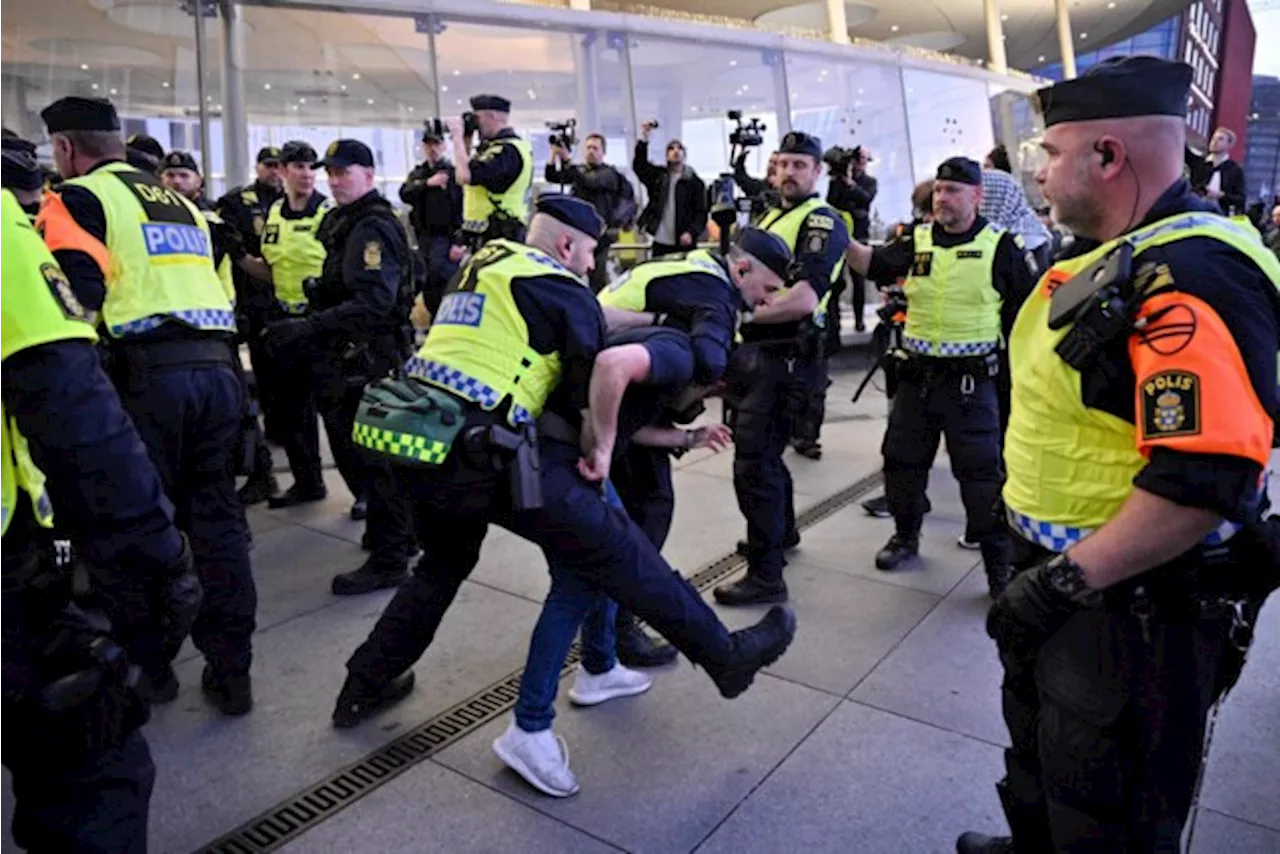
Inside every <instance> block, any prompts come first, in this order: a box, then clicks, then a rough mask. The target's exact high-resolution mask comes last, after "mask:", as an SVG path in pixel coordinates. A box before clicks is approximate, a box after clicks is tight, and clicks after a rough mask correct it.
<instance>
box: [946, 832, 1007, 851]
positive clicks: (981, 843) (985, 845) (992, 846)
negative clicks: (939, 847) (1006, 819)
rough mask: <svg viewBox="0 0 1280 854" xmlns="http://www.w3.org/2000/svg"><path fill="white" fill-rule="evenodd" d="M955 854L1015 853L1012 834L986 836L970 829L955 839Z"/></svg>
mask: <svg viewBox="0 0 1280 854" xmlns="http://www.w3.org/2000/svg"><path fill="white" fill-rule="evenodd" d="M956 854H1016V849H1015V848H1014V847H1013V837H1012V836H987V835H986V834H985V833H974V832H973V831H970V832H969V833H966V834H964V835H963V836H961V837H960V838H959V839H957V840H956Z"/></svg>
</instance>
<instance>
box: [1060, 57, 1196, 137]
mask: <svg viewBox="0 0 1280 854" xmlns="http://www.w3.org/2000/svg"><path fill="white" fill-rule="evenodd" d="M1191 77H1192V71H1191V66H1190V65H1187V64H1186V63H1185V62H1170V61H1168V60H1165V59H1158V58H1157V57H1154V56H1117V57H1113V58H1111V59H1108V60H1106V61H1105V62H1100V63H1098V64H1097V65H1095V66H1093V67H1092V68H1090V69H1089V70H1088V71H1086V72H1085V73H1084V74H1083V75H1082V76H1080V77H1077V78H1075V79H1074V80H1064V81H1062V82H1061V83H1055V84H1054V85H1053V86H1046V87H1045V88H1043V89H1041V90H1039V91H1038V92H1036V101H1037V102H1038V104H1039V107H1040V112H1041V113H1042V114H1043V115H1044V126H1045V127H1052V126H1053V125H1056V124H1062V123H1063V122H1090V121H1096V120H1098V119H1123V118H1131V117H1134V116H1177V117H1179V118H1181V117H1185V116H1186V114H1187V94H1188V92H1189V91H1190V89H1191Z"/></svg>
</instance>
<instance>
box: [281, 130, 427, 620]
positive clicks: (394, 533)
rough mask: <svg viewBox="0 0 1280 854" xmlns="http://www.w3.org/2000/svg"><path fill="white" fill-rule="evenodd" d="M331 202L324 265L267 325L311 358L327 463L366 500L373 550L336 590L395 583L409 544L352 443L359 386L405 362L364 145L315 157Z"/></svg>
mask: <svg viewBox="0 0 1280 854" xmlns="http://www.w3.org/2000/svg"><path fill="white" fill-rule="evenodd" d="M319 165H320V166H323V167H324V168H325V170H326V171H327V172H328V175H329V189H330V190H331V191H332V192H333V198H334V201H335V202H337V207H335V208H334V210H333V211H332V212H331V213H330V214H329V215H328V216H327V217H326V218H325V221H324V224H323V226H322V228H321V233H320V235H319V239H320V242H321V243H322V245H323V246H324V250H325V257H324V267H323V270H322V272H321V274H320V278H319V281H318V283H317V285H316V287H315V289H314V290H313V291H312V293H311V300H312V302H311V304H310V311H309V313H308V314H307V315H306V316H304V317H295V318H290V319H288V320H282V321H277V322H276V323H272V324H271V325H270V326H268V327H267V341H268V343H269V344H270V346H271V347H272V349H273V350H275V351H276V352H280V353H286V352H300V353H302V354H303V355H302V358H303V359H305V360H306V361H307V362H309V363H310V374H311V376H312V377H313V379H314V381H315V395H316V404H317V407H318V408H319V410H320V415H321V417H322V418H323V419H324V426H325V432H326V433H328V435H329V447H330V448H331V449H332V451H333V459H334V462H336V463H337V466H338V470H339V471H340V472H341V473H342V477H343V480H345V481H346V482H347V485H348V487H349V488H350V489H351V491H352V492H353V493H354V494H356V495H357V496H360V497H362V498H363V497H365V496H367V498H368V516H369V524H368V526H367V531H368V537H367V543H368V546H369V549H370V551H371V552H372V554H371V555H370V556H369V559H368V560H367V561H366V562H365V563H364V565H362V566H361V567H360V568H359V569H357V570H355V571H354V572H348V573H343V574H341V575H339V576H337V577H336V578H334V580H333V592H334V593H335V594H337V595H339V596H342V595H350V594H356V593H368V592H370V591H373V590H379V589H382V588H384V587H394V586H396V585H397V584H399V583H400V581H401V580H403V578H404V575H405V570H406V568H407V567H408V563H409V557H410V555H411V554H412V553H413V552H414V551H415V549H414V544H413V534H412V531H411V521H410V517H409V507H408V504H407V503H406V502H405V501H404V500H403V498H402V497H401V496H400V494H399V493H398V492H397V490H396V488H395V484H394V482H393V480H392V477H391V470H390V468H389V466H387V465H386V463H385V462H384V461H382V460H380V459H379V460H378V461H377V462H369V461H367V460H366V459H365V458H364V457H363V455H362V454H361V453H360V452H359V451H358V450H357V449H356V448H355V446H354V445H353V444H352V442H351V428H352V424H353V422H354V420H355V415H356V408H357V407H358V406H359V405H360V397H361V394H362V393H363V390H364V387H365V385H367V384H368V383H370V382H372V381H374V380H377V379H380V378H382V377H384V376H386V375H387V374H389V373H391V372H392V371H393V370H395V369H396V368H398V367H399V366H400V365H402V364H404V360H405V359H406V358H407V357H408V355H409V352H410V348H411V345H412V339H411V337H410V335H411V333H410V332H409V309H410V307H411V303H412V300H413V282H412V271H413V267H412V259H411V258H410V257H409V243H408V241H407V240H406V238H405V233H404V228H403V227H402V226H401V225H400V222H399V220H397V219H396V218H395V214H394V212H393V211H392V209H391V205H390V203H389V202H387V200H386V199H385V198H383V197H382V194H381V193H379V192H378V191H377V190H376V189H374V160H373V152H372V151H370V150H369V147H368V146H367V145H365V144H364V143H363V142H360V141H359V140H354V139H340V140H337V141H336V142H334V143H332V144H331V145H330V146H329V148H328V150H327V151H326V152H325V159H324V160H323V161H321V162H320V164H319Z"/></svg>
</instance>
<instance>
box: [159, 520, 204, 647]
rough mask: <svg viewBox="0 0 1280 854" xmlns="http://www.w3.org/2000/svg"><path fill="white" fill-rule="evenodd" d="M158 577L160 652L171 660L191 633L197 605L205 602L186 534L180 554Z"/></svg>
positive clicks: (198, 610) (183, 535) (197, 608)
mask: <svg viewBox="0 0 1280 854" xmlns="http://www.w3.org/2000/svg"><path fill="white" fill-rule="evenodd" d="M160 576H161V577H160V579H158V581H159V583H158V589H159V597H158V601H157V602H156V616H157V618H158V620H159V623H160V633H161V645H162V649H163V650H164V651H165V653H166V654H167V655H169V656H170V658H172V657H173V656H176V655H177V654H178V650H179V649H181V648H182V642H183V641H184V640H186V639H187V635H188V634H190V633H191V627H192V626H193V625H194V624H195V621H196V616H197V615H198V614H199V613H200V603H201V602H202V601H203V600H204V589H203V588H202V587H201V586H200V579H199V577H198V576H197V575H196V566H195V560H194V558H193V557H192V554H191V544H190V543H189V542H188V541H187V535H186V534H182V551H181V552H179V554H178V557H177V558H175V559H174V561H173V562H172V563H171V564H169V566H167V567H164V568H163V569H162V570H161V573H160Z"/></svg>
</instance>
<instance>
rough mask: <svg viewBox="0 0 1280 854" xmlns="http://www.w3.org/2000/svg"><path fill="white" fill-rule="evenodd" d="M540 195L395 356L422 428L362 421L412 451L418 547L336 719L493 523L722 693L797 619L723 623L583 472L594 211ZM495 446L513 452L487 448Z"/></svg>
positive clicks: (381, 697)
mask: <svg viewBox="0 0 1280 854" xmlns="http://www.w3.org/2000/svg"><path fill="white" fill-rule="evenodd" d="M537 210H538V213H537V214H536V215H535V216H534V218H533V221H532V223H531V227H530V232H529V242H528V244H527V245H526V244H519V243H514V242H510V241H506V240H496V241H492V242H490V243H489V244H487V245H486V246H484V247H483V248H482V249H481V250H480V251H479V252H478V253H477V254H476V255H475V256H473V257H472V258H471V259H470V261H469V262H468V263H467V266H466V267H465V268H464V269H463V271H462V272H461V274H460V279H459V281H458V287H457V290H456V291H454V292H451V293H449V294H447V295H446V296H445V299H444V302H443V303H441V306H440V315H439V317H437V318H436V321H435V323H434V324H433V325H432V327H431V330H430V331H429V332H428V334H427V340H426V342H425V343H424V344H423V346H422V348H421V349H420V350H419V351H418V354H417V355H416V356H415V357H414V358H413V359H411V360H410V361H409V363H408V364H407V365H406V366H405V370H406V372H407V373H408V375H409V376H410V377H412V378H413V383H412V384H407V387H408V388H412V389H415V390H416V392H417V394H418V395H419V396H420V397H419V401H418V404H415V405H414V409H415V410H417V411H426V412H432V411H439V412H440V413H442V414H441V415H440V416H439V417H438V418H436V419H434V420H432V421H424V420H423V419H417V420H416V421H415V423H417V424H419V425H421V426H420V427H419V428H418V429H420V430H422V431H423V432H422V433H421V434H419V436H418V437H417V438H418V439H420V441H418V440H416V439H415V437H414V436H407V437H406V436H404V435H403V434H400V435H398V436H397V435H394V434H393V435H392V436H390V437H387V438H385V439H378V438H377V436H376V435H374V433H373V431H370V432H369V433H367V434H364V435H366V436H368V437H369V438H368V439H366V440H365V441H369V442H370V445H371V446H376V445H377V444H378V443H379V442H381V443H382V444H381V447H384V448H386V449H387V450H388V451H389V452H390V453H396V452H399V453H401V454H408V455H409V456H406V457H402V459H404V460H406V463H404V464H402V465H401V466H400V467H399V468H398V470H397V477H398V479H399V482H400V484H401V486H402V488H406V489H408V490H409V491H410V499H411V500H412V502H413V512H414V519H415V522H416V524H417V530H418V532H419V537H420V540H421V545H422V547H423V549H424V550H425V554H424V556H423V558H422V560H421V561H419V562H418V564H417V566H416V567H415V569H414V573H413V575H412V576H411V577H410V579H409V580H408V581H406V582H405V583H404V584H402V585H401V586H400V589H399V590H398V591H397V592H396V595H395V597H394V598H393V599H392V600H391V603H390V604H389V605H388V606H387V609H386V611H384V612H383V614H382V616H381V618H379V620H378V623H377V625H376V626H374V629H373V632H372V633H371V635H370V636H369V639H368V640H366V641H365V643H364V644H362V645H361V646H360V648H359V649H358V650H356V652H355V654H354V655H353V656H352V657H351V659H350V660H349V661H348V662H347V669H348V676H347V680H346V683H345V684H344V685H343V688H342V691H341V693H340V695H339V697H338V702H337V707H336V709H335V711H334V724H335V725H336V726H339V727H350V726H355V725H356V724H358V723H359V722H360V721H362V720H364V719H366V718H367V717H369V716H370V715H372V714H374V713H375V712H376V711H378V710H379V709H381V708H385V707H386V706H388V705H390V704H392V703H395V702H397V701H398V700H400V699H402V698H403V697H405V696H406V695H407V694H408V693H409V691H411V690H412V688H413V673H412V671H411V670H410V668H411V667H412V666H413V663H414V662H415V661H417V659H418V658H419V657H420V656H421V655H422V653H423V652H424V651H425V650H426V648H427V646H428V645H429V644H430V642H431V639H432V637H434V635H435V631H436V628H437V627H438V626H439V625H440V621H441V620H442V619H443V617H444V613H445V611H446V610H447V609H448V607H449V605H450V603H452V601H453V598H454V596H455V595H456V594H457V592H458V588H459V587H460V586H461V584H462V582H463V581H464V580H465V579H466V577H467V576H468V575H469V574H470V572H471V570H472V568H473V567H474V566H475V565H476V562H477V561H478V560H479V554H480V547H481V545H482V543H483V541H484V537H485V533H486V531H487V529H488V527H489V525H490V524H491V523H496V524H499V525H502V526H503V527H505V528H507V529H508V530H510V531H511V532H512V533H515V534H516V535H518V536H520V537H523V538H524V539H527V540H529V541H530V542H532V543H534V544H535V545H538V546H540V547H542V548H543V549H544V550H545V551H546V552H547V556H548V560H553V561H556V562H557V563H558V564H559V565H561V566H563V567H564V568H565V571H566V572H567V573H572V574H573V575H574V576H576V577H578V578H580V579H581V580H582V581H583V583H585V584H589V585H592V586H596V587H598V588H599V589H601V590H602V591H604V592H605V593H607V594H608V595H609V596H610V597H611V598H613V599H614V600H615V601H617V602H618V604H619V605H620V606H622V607H624V608H628V609H629V610H631V611H632V612H633V613H635V614H637V615H638V616H639V617H641V618H642V619H644V620H645V621H646V622H647V623H649V624H650V625H652V626H654V627H655V628H656V629H657V630H658V631H659V632H660V633H662V634H663V636H664V637H666V638H667V639H668V640H670V641H672V642H673V643H674V644H675V646H676V647H677V648H678V649H679V650H680V651H682V652H684V653H685V654H686V655H688V656H689V657H690V658H691V659H692V660H693V661H694V662H695V663H697V664H700V665H701V666H702V667H704V668H705V669H706V670H707V672H708V673H709V674H710V676H711V677H712V679H713V680H714V681H715V682H716V684H717V686H718V687H719V689H720V691H721V693H722V694H724V695H725V696H728V697H732V696H736V695H737V694H740V693H741V692H742V691H744V690H746V688H747V687H748V686H749V684H750V682H751V680H752V679H753V678H754V675H755V673H756V671H757V670H758V669H759V668H760V667H763V666H765V665H766V664H767V663H768V662H770V661H773V660H776V659H777V658H778V656H780V655H781V654H782V652H783V651H784V650H785V648H786V646H787V644H788V643H789V642H790V639H791V637H792V636H793V635H794V631H795V618H794V616H793V615H792V614H791V613H790V612H789V611H787V610H786V609H781V608H775V609H772V610H771V611H770V613H769V614H768V615H767V616H766V617H765V618H764V619H763V620H762V621H761V623H760V624H758V625H757V626H755V627H753V628H750V629H746V630H744V631H740V632H737V633H733V634H730V633H729V632H728V630H727V629H725V628H724V626H723V625H722V624H721V623H720V622H719V620H717V619H716V616H715V614H714V612H713V611H712V610H711V609H710V608H709V607H708V606H707V605H706V603H705V602H703V600H702V598H701V597H700V596H698V594H697V592H696V591H695V590H694V589H693V588H692V587H691V586H689V584H688V582H686V581H685V580H684V579H682V578H680V576H679V575H678V574H676V573H675V572H674V571H672V569H671V567H670V566H668V565H667V563H666V562H665V561H663V560H662V558H661V556H660V555H659V554H658V551H657V549H655V548H654V546H653V544H652V543H650V542H649V540H648V539H647V538H646V537H645V536H644V534H643V533H641V532H640V531H639V530H638V529H637V528H636V527H635V525H634V523H632V522H631V521H630V520H629V519H628V518H627V516H626V513H625V512H624V511H622V510H620V509H618V508H613V507H608V506H606V505H605V503H604V502H603V501H602V500H601V496H600V493H599V492H598V491H596V490H595V489H593V488H591V487H590V486H589V485H588V484H587V483H586V482H584V479H583V478H584V475H585V476H587V477H589V478H590V479H591V480H596V481H599V480H602V479H603V478H605V477H607V476H608V469H609V463H610V459H611V456H612V448H613V444H614V438H615V437H614V435H612V434H611V433H610V431H609V429H608V425H607V424H599V425H594V426H593V427H592V428H590V430H589V433H588V436H587V439H586V441H585V443H584V442H583V440H582V438H580V437H579V436H578V433H579V430H578V428H577V427H576V426H575V425H576V423H577V422H578V420H579V413H580V411H581V410H582V409H583V408H585V406H586V405H587V396H588V388H589V382H590V375H591V370H592V366H593V364H594V360H595V357H596V354H597V353H598V352H599V350H600V349H601V347H602V346H603V343H604V321H603V318H602V316H601V313H600V308H599V305H598V303H597V302H596V300H595V298H594V297H593V296H592V295H591V292H590V291H589V290H588V289H587V288H586V287H585V279H584V277H585V276H586V275H587V274H588V273H589V272H590V270H591V265H592V263H593V257H592V253H593V252H594V250H595V244H596V240H597V239H598V237H599V235H600V233H601V231H603V223H601V221H600V218H599V217H598V216H597V215H596V213H595V211H594V210H593V209H592V208H591V206H590V205H588V204H586V203H585V202H582V201H579V200H577V199H573V198H571V197H566V196H544V197H543V198H542V199H540V200H539V201H538V209H537ZM428 402H429V403H430V405H429V406H428ZM419 404H420V405H419ZM445 414H447V415H448V417H447V418H446V417H445ZM535 419H536V420H539V421H540V422H541V424H542V426H541V427H538V428H534V427H533V426H532V425H533V422H534V420H535ZM551 433H554V434H555V435H556V436H559V437H560V438H552V436H551V435H550V434H551ZM406 438H407V439H408V440H409V441H403V440H404V439H406ZM375 440H376V441H375ZM533 442H537V444H536V446H534V445H533V444H532V443H533ZM508 446H509V447H514V448H515V449H516V450H515V452H514V454H511V453H508V452H505V451H502V450H500V449H501V448H503V447H508ZM418 448H422V451H418V450H417V449H418ZM584 451H585V454H586V457H585V458H583V457H582V454H583V453H584ZM409 461H412V462H413V463H414V464H416V466H417V467H416V468H412V469H410V468H408V467H407V465H408V462H409ZM495 463H496V464H497V465H496V466H495ZM580 472H581V473H580Z"/></svg>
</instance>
